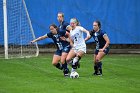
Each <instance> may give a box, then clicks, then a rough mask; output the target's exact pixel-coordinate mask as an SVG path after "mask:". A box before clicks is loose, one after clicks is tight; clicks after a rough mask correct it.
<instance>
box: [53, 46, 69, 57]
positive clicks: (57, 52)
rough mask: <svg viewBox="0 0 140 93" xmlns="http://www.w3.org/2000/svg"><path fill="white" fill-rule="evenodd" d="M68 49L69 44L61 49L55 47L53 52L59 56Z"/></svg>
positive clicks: (67, 51)
mask: <svg viewBox="0 0 140 93" xmlns="http://www.w3.org/2000/svg"><path fill="white" fill-rule="evenodd" d="M70 49H71V47H70V46H66V47H64V48H63V49H62V50H59V49H57V50H56V51H55V53H54V54H55V55H59V56H61V54H62V52H65V53H69V51H70Z"/></svg>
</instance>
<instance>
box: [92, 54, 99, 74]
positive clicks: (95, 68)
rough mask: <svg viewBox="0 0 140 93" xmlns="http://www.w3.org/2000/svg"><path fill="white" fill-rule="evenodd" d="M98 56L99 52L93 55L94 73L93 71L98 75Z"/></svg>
mask: <svg viewBox="0 0 140 93" xmlns="http://www.w3.org/2000/svg"><path fill="white" fill-rule="evenodd" d="M96 56H97V54H94V55H93V65H94V73H93V75H97V73H98V66H97V62H96Z"/></svg>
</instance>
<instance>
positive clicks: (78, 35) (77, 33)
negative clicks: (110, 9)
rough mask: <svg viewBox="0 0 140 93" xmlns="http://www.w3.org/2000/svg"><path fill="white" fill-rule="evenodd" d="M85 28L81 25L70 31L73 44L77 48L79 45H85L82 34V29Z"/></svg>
mask: <svg viewBox="0 0 140 93" xmlns="http://www.w3.org/2000/svg"><path fill="white" fill-rule="evenodd" d="M84 29H85V28H83V27H81V26H76V28H75V29H74V30H71V31H70V37H71V39H72V40H73V42H74V46H73V47H75V48H79V47H86V44H85V39H84V36H83V30H84Z"/></svg>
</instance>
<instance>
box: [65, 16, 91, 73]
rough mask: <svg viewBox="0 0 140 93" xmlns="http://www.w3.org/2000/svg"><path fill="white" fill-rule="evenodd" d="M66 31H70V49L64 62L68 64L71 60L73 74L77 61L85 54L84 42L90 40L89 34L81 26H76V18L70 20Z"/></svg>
mask: <svg viewBox="0 0 140 93" xmlns="http://www.w3.org/2000/svg"><path fill="white" fill-rule="evenodd" d="M67 30H70V36H69V40H70V45H71V46H72V48H71V50H70V52H69V53H68V56H67V58H66V61H67V62H70V61H71V60H72V59H73V61H72V70H71V72H74V71H76V69H77V67H78V63H79V60H80V59H81V57H82V56H83V55H84V54H85V53H86V43H85V40H87V39H89V38H90V33H89V31H87V30H86V29H85V28H83V27H82V26H78V21H77V19H76V18H72V19H71V20H70V25H69V26H67ZM83 32H84V33H86V34H87V36H86V38H84V36H83Z"/></svg>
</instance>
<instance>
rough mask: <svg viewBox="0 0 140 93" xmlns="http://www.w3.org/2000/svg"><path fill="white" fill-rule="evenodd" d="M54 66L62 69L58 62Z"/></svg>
mask: <svg viewBox="0 0 140 93" xmlns="http://www.w3.org/2000/svg"><path fill="white" fill-rule="evenodd" d="M55 67H56V68H58V69H60V70H62V69H63V67H62V66H61V64H60V63H57V64H56V65H55Z"/></svg>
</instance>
